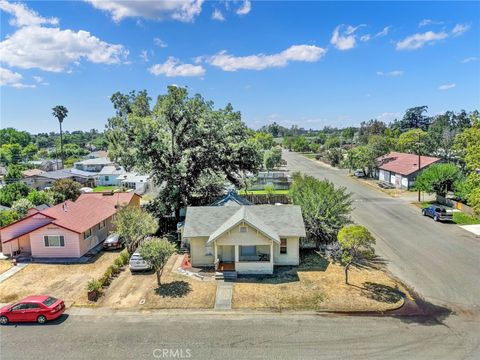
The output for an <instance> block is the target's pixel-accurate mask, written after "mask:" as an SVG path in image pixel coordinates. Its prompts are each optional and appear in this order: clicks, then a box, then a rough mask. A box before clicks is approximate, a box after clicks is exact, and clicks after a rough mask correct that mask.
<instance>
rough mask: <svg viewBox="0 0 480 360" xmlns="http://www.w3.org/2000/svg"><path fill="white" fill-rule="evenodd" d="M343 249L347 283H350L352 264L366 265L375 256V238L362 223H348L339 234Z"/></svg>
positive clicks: (338, 237)
mask: <svg viewBox="0 0 480 360" xmlns="http://www.w3.org/2000/svg"><path fill="white" fill-rule="evenodd" d="M337 240H338V244H339V245H340V249H341V250H342V259H341V261H342V264H343V266H344V267H345V284H348V270H349V269H350V266H352V265H354V266H360V267H362V266H366V265H368V262H369V261H371V260H372V259H373V258H374V257H375V249H374V247H373V246H374V245H375V238H374V237H373V236H372V234H371V233H370V231H368V229H367V228H366V227H364V226H361V225H347V226H345V227H343V228H342V229H341V230H340V231H339V232H338V236H337Z"/></svg>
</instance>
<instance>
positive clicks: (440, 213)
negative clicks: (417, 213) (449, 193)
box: [422, 205, 453, 221]
mask: <svg viewBox="0 0 480 360" xmlns="http://www.w3.org/2000/svg"><path fill="white" fill-rule="evenodd" d="M422 214H423V216H430V217H431V218H432V219H433V220H435V221H452V220H453V213H452V212H451V211H447V209H445V208H444V207H441V206H435V205H430V206H427V207H426V208H423V209H422Z"/></svg>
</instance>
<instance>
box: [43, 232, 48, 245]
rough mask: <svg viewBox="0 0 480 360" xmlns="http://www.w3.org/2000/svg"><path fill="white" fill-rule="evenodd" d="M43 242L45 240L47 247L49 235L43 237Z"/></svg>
mask: <svg viewBox="0 0 480 360" xmlns="http://www.w3.org/2000/svg"><path fill="white" fill-rule="evenodd" d="M43 242H44V244H45V247H48V236H46V235H45V236H44V237H43Z"/></svg>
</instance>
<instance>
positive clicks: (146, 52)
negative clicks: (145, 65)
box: [139, 50, 149, 62]
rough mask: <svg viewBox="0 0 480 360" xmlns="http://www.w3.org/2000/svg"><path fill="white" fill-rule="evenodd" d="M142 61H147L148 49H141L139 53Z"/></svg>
mask: <svg viewBox="0 0 480 360" xmlns="http://www.w3.org/2000/svg"><path fill="white" fill-rule="evenodd" d="M139 56H140V57H141V58H142V60H143V61H145V62H148V60H149V59H148V51H147V50H142V51H141V52H140V55H139Z"/></svg>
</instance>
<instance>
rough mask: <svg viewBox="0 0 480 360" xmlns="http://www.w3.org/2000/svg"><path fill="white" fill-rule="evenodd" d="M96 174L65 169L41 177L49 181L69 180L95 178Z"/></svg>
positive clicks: (47, 172)
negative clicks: (73, 178)
mask: <svg viewBox="0 0 480 360" xmlns="http://www.w3.org/2000/svg"><path fill="white" fill-rule="evenodd" d="M95 175H96V173H92V172H89V171H82V170H78V169H63V170H55V171H44V172H43V173H42V174H41V175H38V176H41V177H46V178H48V179H55V180H57V179H68V178H72V177H75V176H76V177H85V178H89V177H94V176H95Z"/></svg>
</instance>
